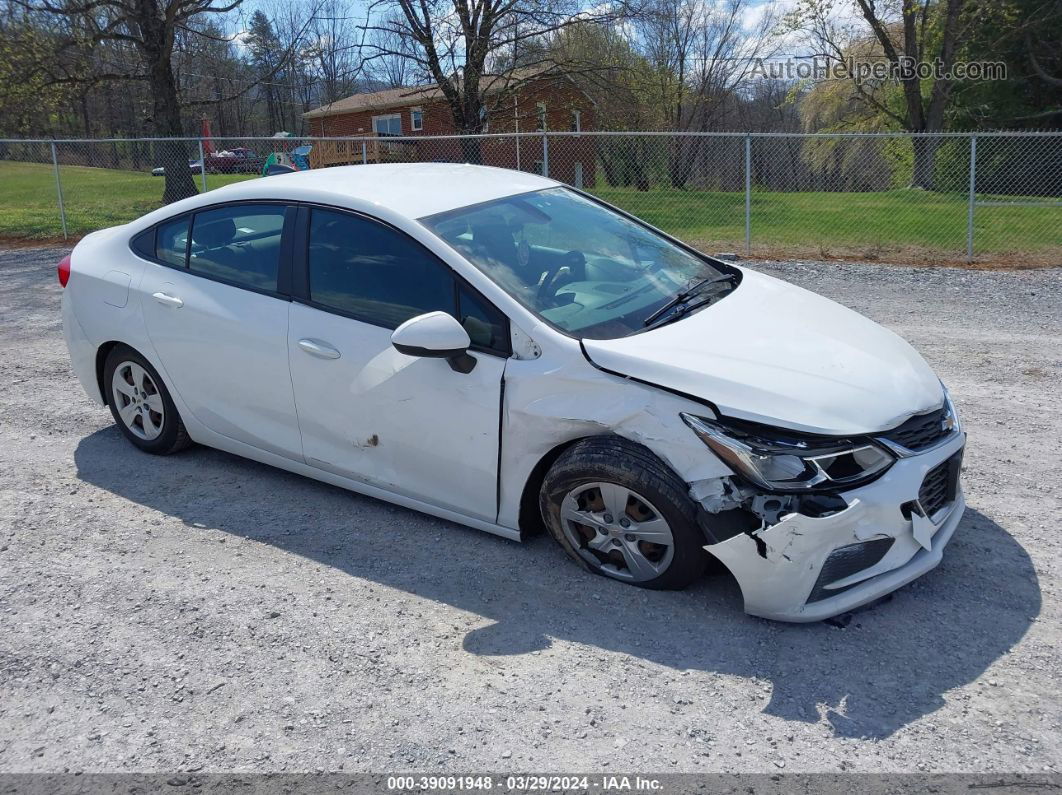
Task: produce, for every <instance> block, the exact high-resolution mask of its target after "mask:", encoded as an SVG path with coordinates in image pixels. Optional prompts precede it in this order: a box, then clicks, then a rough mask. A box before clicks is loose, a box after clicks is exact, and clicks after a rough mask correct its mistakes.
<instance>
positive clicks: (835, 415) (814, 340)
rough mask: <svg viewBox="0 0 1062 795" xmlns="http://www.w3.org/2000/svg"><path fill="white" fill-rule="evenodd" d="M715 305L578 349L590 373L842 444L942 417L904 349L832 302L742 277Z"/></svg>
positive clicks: (933, 388)
mask: <svg viewBox="0 0 1062 795" xmlns="http://www.w3.org/2000/svg"><path fill="white" fill-rule="evenodd" d="M741 272H742V280H741V284H740V285H739V286H738V288H737V289H735V290H734V291H733V292H732V293H730V294H729V295H727V296H726V297H725V298H724V299H722V300H720V301H719V302H718V303H716V304H714V305H712V306H710V307H708V308H706V309H703V310H701V311H699V312H694V313H693V314H691V315H688V316H687V317H685V318H683V319H682V320H679V321H677V322H675V323H671V324H668V325H664V326H661V327H659V328H656V329H653V330H652V331H646V332H643V333H641V334H635V335H633V336H630V337H623V338H621V339H614V340H591V339H585V340H583V346H584V349H585V350H586V354H587V356H588V357H589V358H590V360H591V361H592V362H593V363H594V364H595V365H597V366H599V367H602V368H604V369H606V370H610V371H612V372H615V373H618V374H620V375H624V376H629V377H632V378H637V379H639V380H642V381H647V382H649V383H651V384H655V385H657V386H660V387H664V388H666V389H671V390H676V391H679V392H683V393H685V394H688V395H691V396H693V397H696V398H700V399H702V400H707V401H710V402H711V403H713V404H714V405H715V406H717V407H718V408H719V411H720V412H721V413H722V414H724V415H726V416H729V417H735V418H738V419H745V420H751V421H754V422H761V423H766V424H770V425H775V426H781V427H785V428H790V429H792V430H798V431H806V432H809V433H821V434H828V435H837V436H846V435H852V434H863V433H872V432H875V431H881V430H887V429H889V428H892V427H894V426H896V425H898V424H900V423H901V422H903V421H904V420H905V419H907V418H908V417H910V416H912V415H914V414H918V413H921V412H924V411H929V410H931V409H934V408H937V407H939V406H940V405H941V404H942V403H943V400H944V391H943V388H942V387H941V384H940V381H939V379H938V378H937V377H936V375H934V373H933V370H932V369H931V368H930V367H929V365H928V364H926V361H925V359H923V358H922V357H921V356H920V355H919V354H918V352H917V351H915V349H914V348H912V347H911V346H910V345H909V344H908V343H907V342H906V341H905V340H903V339H902V338H900V337H899V336H897V335H896V334H894V333H893V332H891V331H889V330H888V329H886V328H883V327H882V326H879V325H878V324H877V323H874V322H873V321H871V320H868V319H867V318H865V317H863V316H862V315H860V314H858V313H856V312H853V311H852V310H850V309H847V308H845V307H843V306H841V305H840V304H837V303H834V302H833V301H830V300H829V299H826V298H823V297H822V296H819V295H816V294H815V293H812V292H809V291H808V290H804V289H802V288H800V287H796V286H794V285H792V284H789V283H788V282H784V281H782V280H781V279H775V278H772V277H770V276H766V275H764V274H762V273H757V272H755V271H750V270H747V269H745V268H742V269H741Z"/></svg>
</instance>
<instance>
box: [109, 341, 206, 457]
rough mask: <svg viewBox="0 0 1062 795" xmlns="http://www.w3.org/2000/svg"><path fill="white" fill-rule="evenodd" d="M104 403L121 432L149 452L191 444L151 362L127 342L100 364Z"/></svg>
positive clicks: (165, 452) (172, 450)
mask: <svg viewBox="0 0 1062 795" xmlns="http://www.w3.org/2000/svg"><path fill="white" fill-rule="evenodd" d="M103 386H104V390H105V391H106V393H107V405H108V406H109V407H110V409H111V416H112V417H114V422H115V424H116V425H117V426H118V429H119V430H120V431H121V432H122V435H123V436H125V438H126V439H128V440H129V441H130V442H131V443H132V444H133V446H134V447H136V448H138V449H140V450H143V451H144V452H145V453H151V454H152V455H170V454H171V453H176V452H178V451H179V450H183V449H184V448H186V447H188V446H189V445H191V443H192V440H191V439H190V438H189V437H188V431H187V430H185V427H184V422H183V421H182V420H181V415H180V414H178V413H177V407H176V406H175V405H174V404H173V398H171V397H170V392H169V390H168V389H167V388H166V384H165V383H163V381H162V379H161V378H160V377H159V374H158V372H157V371H156V370H155V368H154V367H152V366H151V363H150V362H149V361H148V360H147V359H145V358H144V357H143V356H141V355H140V354H139V353H137V352H136V351H135V350H133V349H132V348H130V347H129V346H128V345H116V346H115V347H114V348H113V349H112V350H111V352H110V353H109V354H107V360H106V361H105V362H104V365H103Z"/></svg>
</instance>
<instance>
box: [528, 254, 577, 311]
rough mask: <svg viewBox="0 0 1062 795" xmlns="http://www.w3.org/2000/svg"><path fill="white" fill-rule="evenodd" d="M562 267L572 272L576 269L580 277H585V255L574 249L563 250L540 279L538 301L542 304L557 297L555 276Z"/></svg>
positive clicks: (557, 287) (557, 286)
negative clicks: (557, 259)
mask: <svg viewBox="0 0 1062 795" xmlns="http://www.w3.org/2000/svg"><path fill="white" fill-rule="evenodd" d="M564 268H568V270H569V271H570V272H571V273H573V274H574V273H576V272H577V271H578V272H580V273H581V274H582V277H583V278H585V276H586V257H585V256H583V252H581V251H578V250H576V249H572V250H571V251H568V252H565V253H564V254H563V255H562V256H561V258H560V261H559V262H558V263H557V264H556V265H554V266H552V267H551V268H550V269H549V270H547V271H546V275H545V277H543V279H542V284H540V285H539V288H538V301H539V303H541V304H544V303H546V302H547V301H550V302H552V300H553V299H555V298H556V297H557V290H558V289H559V285H557V284H556V282H557V276H559V275H560V272H561V271H562V270H563V269H564ZM551 290H552V292H551Z"/></svg>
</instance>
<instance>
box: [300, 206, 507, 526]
mask: <svg viewBox="0 0 1062 795" xmlns="http://www.w3.org/2000/svg"><path fill="white" fill-rule="evenodd" d="M302 212H303V213H304V215H303V216H302V217H303V222H302V223H301V224H300V229H301V230H302V237H301V238H300V242H299V243H298V244H297V245H296V248H295V252H294V257H293V259H294V261H295V263H296V265H295V270H294V273H295V277H294V288H293V289H294V293H295V296H296V297H295V300H294V302H293V303H292V305H291V324H290V328H289V334H288V336H289V356H290V360H291V380H292V384H293V386H294V389H295V400H296V404H297V406H298V414H299V425H300V427H301V429H302V438H303V449H304V452H305V456H306V462H307V463H308V464H310V465H312V466H315V467H318V468H321V469H325V470H327V471H331V472H334V473H336V474H340V475H344V476H346V477H351V478H354V479H356V480H361V481H363V482H365V483H369V484H371V485H375V486H378V487H381V488H384V489H387V490H388V491H392V492H397V493H399V494H403V495H405V496H409V497H413V498H415V499H419V500H422V501H425V502H429V503H431V504H433V505H437V506H441V507H444V508H448V509H450V510H454V511H458V512H460V513H462V514H465V515H466V516H472V517H476V518H479V519H485V520H487V521H494V520H495V518H496V517H497V476H498V444H499V422H500V416H501V391H502V376H503V374H504V371H505V361H506V358H507V356H508V354H509V331H508V322H507V320H506V319H505V317H504V316H503V315H502V314H501V313H500V312H498V311H497V309H495V308H494V307H492V306H491V305H490V304H489V303H488V302H487V301H486V300H485V299H484V298H482V296H479V295H478V294H476V293H474V292H473V291H472V290H471V288H469V287H468V286H467V285H464V284H463V283H462V282H461V281H460V280H459V279H458V278H457V277H456V276H455V275H454V273H453V272H452V271H451V269H450V268H449V266H447V265H446V264H445V263H443V262H441V261H440V260H438V259H437V258H436V257H435V256H434V255H433V254H431V253H430V252H429V251H428V250H427V249H425V248H424V247H423V246H421V245H420V244H419V243H417V242H416V241H414V240H413V239H412V238H410V237H408V236H407V235H405V234H404V233H403V232H401V231H399V230H397V229H394V228H392V227H390V226H386V225H384V224H382V223H380V222H378V221H376V220H374V219H370V218H367V217H364V216H360V215H356V214H353V213H346V212H340V211H337V210H332V209H327V208H312V209H311V208H306V209H304V210H303V211H302ZM435 310H442V311H445V312H450V313H451V314H453V315H454V316H455V317H457V318H458V320H460V321H461V322H462V324H463V325H464V326H465V328H466V330H468V331H469V336H470V338H471V339H472V340H473V347H472V348H471V349H470V351H469V352H470V354H471V355H472V357H473V358H475V359H476V366H475V367H474V368H473V370H472V371H471V372H470V373H459V372H455V371H454V370H453V369H452V368H451V367H450V366H449V364H448V363H447V362H446V361H445V360H443V359H430V358H417V357H412V356H406V355H404V354H401V353H399V352H398V351H397V350H395V349H394V347H392V345H391V332H392V331H393V330H394V329H395V328H397V327H398V325H399V324H401V323H402V322H404V321H405V320H408V319H409V318H411V317H415V316H416V315H420V314H424V313H425V312H431V311H435Z"/></svg>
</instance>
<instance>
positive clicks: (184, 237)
mask: <svg viewBox="0 0 1062 795" xmlns="http://www.w3.org/2000/svg"><path fill="white" fill-rule="evenodd" d="M187 251H188V216H185V217H184V218H178V219H176V220H174V221H167V222H166V223H164V224H159V228H158V233H157V234H156V236H155V257H156V258H157V259H159V260H161V261H162V262H166V263H168V264H170V265H176V266H177V267H178V268H186V267H188V265H187V262H186V261H185V256H186V253H187Z"/></svg>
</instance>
